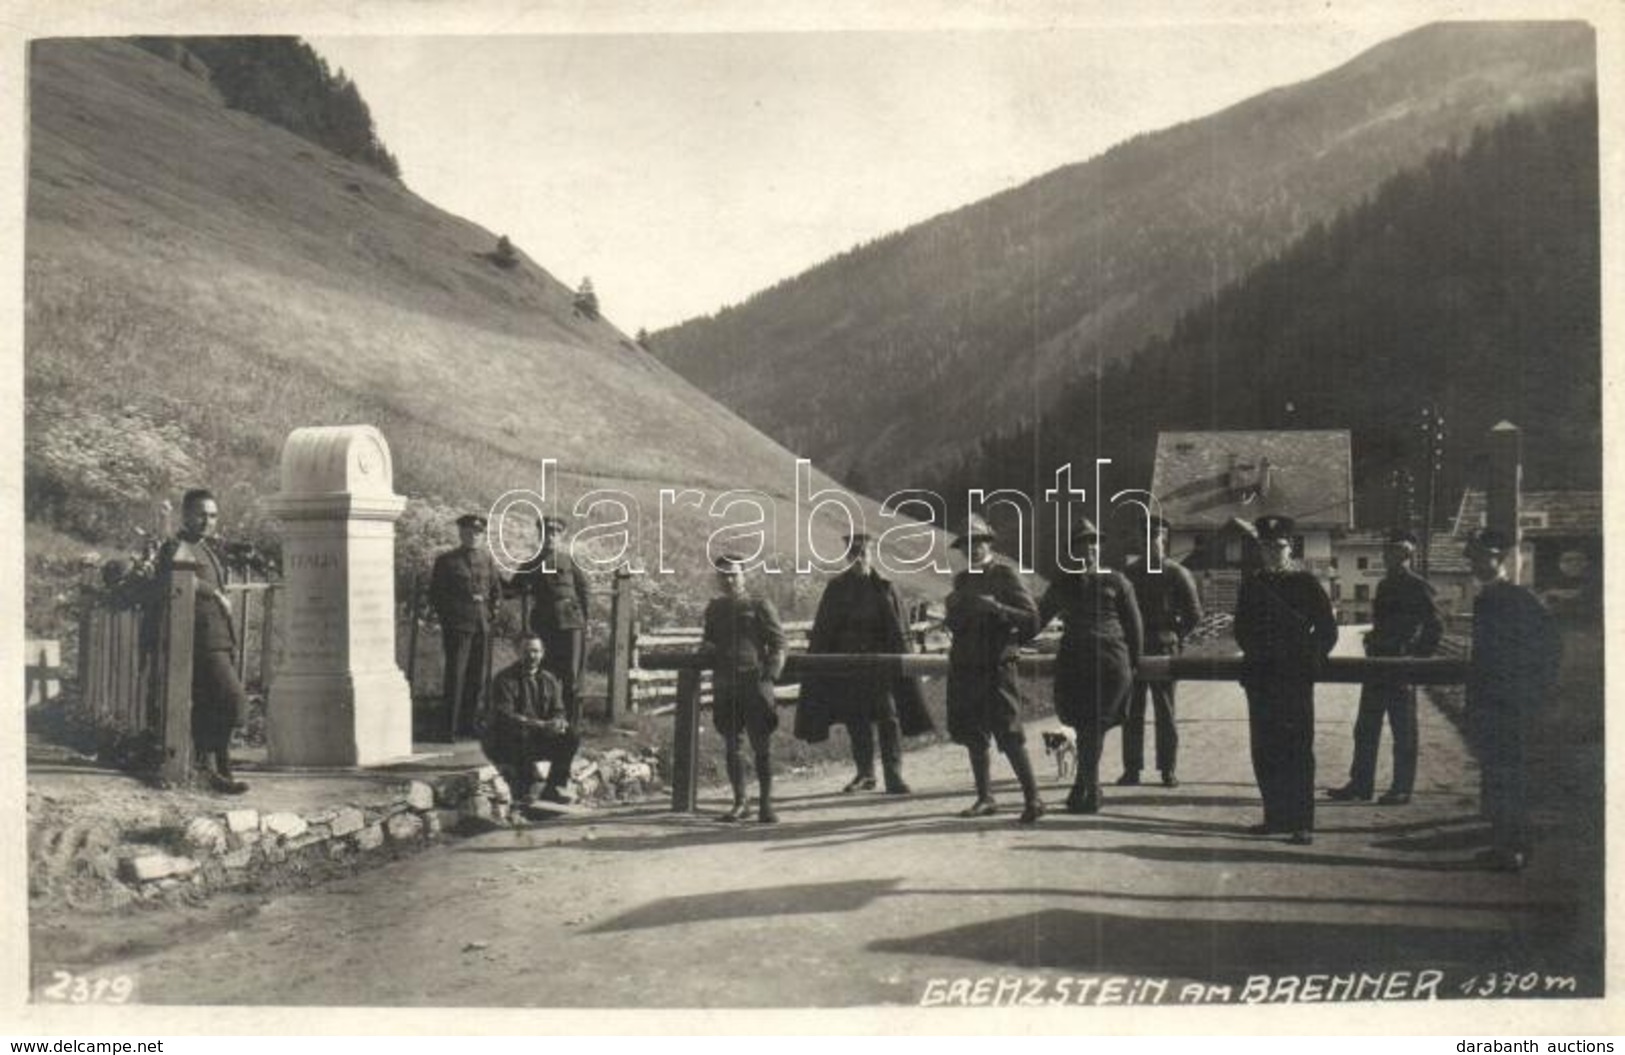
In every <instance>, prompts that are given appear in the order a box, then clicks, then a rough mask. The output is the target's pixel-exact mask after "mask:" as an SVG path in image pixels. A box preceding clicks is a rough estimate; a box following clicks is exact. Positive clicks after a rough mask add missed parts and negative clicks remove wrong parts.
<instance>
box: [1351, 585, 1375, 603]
mask: <svg viewBox="0 0 1625 1055" xmlns="http://www.w3.org/2000/svg"><path fill="white" fill-rule="evenodd" d="M1354 599H1355V600H1356V601H1369V600H1371V587H1370V586H1367V585H1366V584H1365V583H1363V582H1362V583H1360V584H1358V585H1357V586H1355V587H1354Z"/></svg>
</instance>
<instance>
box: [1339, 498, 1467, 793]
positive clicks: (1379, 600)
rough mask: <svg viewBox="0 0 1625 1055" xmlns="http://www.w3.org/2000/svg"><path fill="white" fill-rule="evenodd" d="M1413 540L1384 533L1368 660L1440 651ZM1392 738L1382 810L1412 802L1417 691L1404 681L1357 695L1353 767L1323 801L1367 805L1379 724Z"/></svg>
mask: <svg viewBox="0 0 1625 1055" xmlns="http://www.w3.org/2000/svg"><path fill="white" fill-rule="evenodd" d="M1415 553H1416V536H1415V535H1414V534H1412V533H1411V532H1409V531H1406V530H1404V529H1403V528H1396V529H1394V530H1393V531H1390V532H1389V533H1388V539H1387V542H1386V543H1385V544H1384V546H1383V549H1382V563H1383V567H1384V568H1385V569H1386V570H1387V574H1385V575H1384V576H1383V577H1382V580H1381V581H1380V582H1378V583H1377V596H1376V599H1375V600H1374V602H1373V603H1372V606H1371V619H1372V623H1371V631H1370V632H1369V633H1368V634H1366V635H1365V654H1366V655H1368V656H1431V655H1433V653H1434V651H1435V650H1437V649H1438V647H1439V638H1440V637H1441V636H1442V635H1443V633H1444V624H1443V622H1441V621H1440V619H1439V605H1438V602H1437V601H1435V600H1434V599H1433V587H1432V586H1431V585H1430V584H1429V583H1428V581H1427V580H1426V579H1424V578H1422V577H1421V576H1420V575H1418V574H1416V572H1414V571H1412V570H1411V559H1412V557H1413V556H1414V555H1415ZM1385 717H1386V718H1387V720H1388V727H1389V729H1391V730H1392V731H1393V735H1394V774H1393V779H1392V781H1391V783H1390V784H1389V786H1388V790H1387V792H1385V793H1384V794H1383V796H1382V799H1381V800H1380V801H1381V804H1382V805H1384V806H1403V805H1406V804H1407V803H1409V802H1410V801H1411V792H1412V790H1413V789H1414V788H1415V786H1416V742H1417V732H1416V687H1415V686H1414V685H1411V684H1410V683H1408V682H1403V681H1370V682H1366V683H1365V685H1364V686H1362V687H1361V689H1360V712H1359V716H1358V717H1357V718H1355V720H1354V761H1353V763H1352V764H1351V765H1350V766H1349V782H1348V783H1347V784H1344V785H1343V786H1342V787H1340V788H1332V789H1331V790H1329V791H1327V792H1326V796H1327V797H1328V798H1331V799H1336V800H1339V801H1349V800H1357V801H1369V800H1370V798H1371V796H1372V794H1373V792H1374V791H1375V786H1374V785H1375V783H1376V776H1377V748H1378V747H1379V746H1380V745H1381V743H1382V722H1383V719H1384V718H1385Z"/></svg>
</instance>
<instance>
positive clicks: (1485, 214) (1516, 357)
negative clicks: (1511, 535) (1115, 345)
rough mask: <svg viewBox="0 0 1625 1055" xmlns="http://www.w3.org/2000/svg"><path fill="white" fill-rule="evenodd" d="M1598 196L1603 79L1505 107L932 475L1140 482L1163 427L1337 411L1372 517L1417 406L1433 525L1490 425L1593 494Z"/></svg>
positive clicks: (1394, 506) (1322, 422)
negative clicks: (1489, 122) (1519, 107)
mask: <svg viewBox="0 0 1625 1055" xmlns="http://www.w3.org/2000/svg"><path fill="white" fill-rule="evenodd" d="M1599 208H1600V202H1599V191H1598V140H1597V106H1596V98H1595V96H1594V95H1588V96H1587V97H1585V98H1582V99H1579V100H1575V101H1572V102H1566V103H1556V104H1552V105H1550V106H1548V107H1543V108H1541V109H1538V110H1534V111H1531V112H1527V113H1521V114H1517V115H1514V116H1511V117H1509V118H1507V119H1505V120H1504V121H1502V122H1501V123H1499V124H1498V125H1495V126H1493V127H1491V128H1487V129H1484V130H1482V131H1481V132H1480V133H1479V134H1478V135H1477V136H1476V137H1475V138H1474V139H1473V141H1472V143H1471V145H1470V146H1469V147H1468V148H1467V149H1466V150H1465V151H1463V152H1462V153H1460V154H1459V155H1458V154H1457V153H1455V152H1453V151H1440V152H1438V153H1436V154H1434V155H1433V156H1432V157H1431V158H1430V159H1429V160H1428V162H1427V163H1426V164H1425V165H1422V166H1419V167H1417V168H1415V169H1412V170H1409V171H1407V172H1404V173H1402V174H1400V175H1398V176H1395V177H1393V178H1392V179H1390V180H1388V181H1387V182H1386V183H1384V184H1383V185H1382V187H1381V188H1379V189H1378V191H1377V193H1376V194H1375V195H1374V196H1373V198H1372V200H1371V201H1370V202H1368V203H1366V204H1364V205H1361V206H1359V207H1357V208H1355V209H1352V210H1350V211H1349V212H1348V213H1346V214H1344V215H1343V216H1341V217H1339V218H1338V219H1337V220H1336V221H1335V222H1333V223H1331V224H1329V225H1320V224H1317V225H1315V226H1314V227H1312V228H1311V229H1310V231H1309V233H1308V234H1307V235H1306V236H1305V237H1304V238H1302V239H1300V240H1299V241H1298V242H1297V243H1295V244H1294V245H1293V246H1292V247H1291V248H1290V249H1288V250H1287V251H1286V252H1284V253H1282V254H1281V255H1280V256H1278V257H1275V258H1274V259H1271V260H1269V261H1267V262H1266V263H1264V264H1262V265H1261V266H1259V267H1258V268H1256V269H1255V270H1254V271H1252V272H1251V273H1250V274H1249V275H1247V276H1246V277H1245V278H1244V279H1243V280H1241V281H1238V282H1237V283H1235V284H1233V285H1232V286H1230V287H1227V288H1225V289H1224V290H1221V291H1220V292H1219V293H1218V295H1217V296H1216V297H1214V298H1212V299H1210V300H1209V301H1208V302H1206V303H1205V304H1203V305H1202V306H1200V307H1199V308H1197V309H1195V310H1193V311H1190V312H1187V313H1185V314H1184V315H1182V316H1181V317H1180V318H1179V319H1178V321H1177V322H1176V323H1175V325H1174V327H1173V331H1172V333H1171V334H1169V335H1168V336H1166V337H1161V338H1157V339H1154V340H1151V341H1149V342H1147V343H1146V344H1145V345H1144V346H1143V347H1142V348H1141V349H1139V350H1138V351H1137V353H1136V354H1135V355H1133V356H1132V357H1130V358H1128V359H1125V360H1119V361H1117V362H1114V363H1112V364H1111V365H1110V366H1108V367H1107V368H1106V369H1105V370H1104V371H1103V373H1102V375H1101V376H1100V377H1098V378H1096V377H1088V378H1084V379H1081V380H1078V381H1075V382H1073V383H1071V384H1069V385H1066V386H1064V387H1063V388H1062V389H1060V391H1058V392H1057V394H1056V395H1057V403H1056V409H1054V410H1052V411H1051V412H1050V413H1048V414H1045V415H1044V416H1043V417H1042V419H1041V420H1040V421H1039V424H1038V426H1037V427H1036V428H1034V427H1031V426H1027V427H1023V428H1021V429H1019V430H1015V431H1013V432H1009V433H1006V434H1005V435H1003V436H998V437H991V438H989V439H987V440H985V441H984V442H983V443H981V444H979V445H978V447H977V448H976V449H975V450H972V451H967V452H966V453H965V454H964V455H963V456H962V458H961V460H960V462H959V464H958V465H956V466H954V467H952V468H951V469H950V470H949V471H947V472H944V473H942V474H940V475H937V476H933V477H931V478H929V479H928V481H927V485H928V486H932V487H934V488H936V489H937V490H939V491H940V492H942V493H944V494H948V495H956V494H963V493H964V488H966V487H968V486H970V487H983V488H987V489H993V488H996V487H1014V488H1019V489H1022V490H1028V491H1030V490H1032V489H1033V488H1034V487H1035V485H1038V484H1042V485H1043V486H1049V485H1050V481H1049V480H1048V479H1039V480H1035V478H1034V474H1033V467H1034V466H1035V465H1038V466H1041V467H1044V468H1045V469H1046V471H1047V470H1048V469H1049V468H1052V467H1053V466H1056V465H1060V464H1063V463H1065V462H1067V461H1071V462H1074V463H1075V464H1079V465H1084V466H1087V465H1090V464H1092V461H1093V459H1094V458H1096V457H1108V458H1111V459H1112V465H1111V466H1110V468H1109V470H1108V488H1109V489H1110V490H1117V489H1121V488H1130V487H1140V488H1143V487H1148V486H1149V485H1150V480H1151V467H1152V460H1153V458H1154V455H1155V448H1156V439H1157V433H1158V432H1159V431H1168V430H1210V429H1332V428H1336V429H1342V428H1347V429H1349V430H1351V432H1352V434H1353V443H1354V451H1353V453H1354V471H1355V481H1354V483H1355V496H1356V517H1355V519H1356V523H1357V524H1358V525H1361V526H1366V527H1373V528H1380V527H1385V526H1387V525H1388V524H1389V523H1391V522H1392V521H1393V520H1394V519H1395V518H1396V514H1399V513H1401V511H1402V506H1401V502H1400V500H1399V497H1398V495H1397V494H1396V492H1395V489H1394V487H1393V474H1394V472H1395V471H1396V470H1407V471H1409V472H1410V473H1411V476H1412V479H1413V480H1414V481H1415V483H1416V487H1417V490H1418V492H1420V491H1421V489H1422V487H1423V482H1424V481H1425V479H1426V465H1427V444H1426V441H1425V437H1424V435H1423V434H1422V432H1421V429H1420V424H1421V412H1422V409H1423V407H1424V406H1430V407H1432V408H1434V409H1436V410H1437V411H1438V413H1439V414H1440V415H1442V417H1443V418H1444V421H1445V423H1446V438H1445V442H1444V447H1443V453H1444V457H1443V466H1442V471H1441V473H1440V475H1439V479H1438V482H1437V490H1436V493H1437V495H1438V499H1439V501H1438V509H1437V516H1436V520H1438V521H1440V522H1442V521H1443V519H1444V518H1445V517H1446V516H1447V515H1448V513H1449V511H1450V510H1451V509H1453V508H1454V505H1455V502H1456V501H1457V499H1459V496H1460V494H1461V491H1462V488H1463V486H1468V485H1471V486H1476V487H1480V488H1482V487H1484V486H1485V484H1486V480H1485V478H1484V477H1483V472H1484V471H1485V463H1484V457H1485V442H1486V434H1487V433H1488V431H1489V429H1490V428H1491V427H1492V426H1494V425H1495V424H1497V423H1498V422H1500V421H1503V420H1507V421H1511V422H1513V423H1514V424H1516V425H1518V426H1520V427H1521V428H1522V429H1523V430H1524V441H1523V447H1524V459H1525V469H1524V477H1525V480H1526V481H1527V482H1528V484H1529V486H1532V487H1540V488H1543V489H1562V488H1572V489H1583V490H1596V489H1598V488H1600V486H1601V477H1602V464H1601V462H1602V406H1601V391H1602V377H1601V374H1602V343H1601V293H1602V285H1601V253H1600V236H1599V230H1600V226H1599ZM1417 498H1418V501H1417V504H1416V507H1415V512H1416V513H1417V514H1418V515H1422V514H1423V508H1422V507H1423V505H1424V504H1425V503H1423V502H1422V501H1421V495H1420V493H1419V494H1418V496H1417ZM1301 512H1302V513H1304V514H1307V513H1309V512H1311V511H1307V510H1305V511H1301ZM1040 526H1041V529H1042V528H1043V527H1044V526H1045V525H1040ZM1039 552H1047V551H1046V550H1043V549H1040V550H1039Z"/></svg>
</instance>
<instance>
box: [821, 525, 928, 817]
mask: <svg viewBox="0 0 1625 1055" xmlns="http://www.w3.org/2000/svg"><path fill="white" fill-rule="evenodd" d="M846 541H847V552H846V556H847V559H848V560H849V561H851V563H850V564H849V565H847V567H846V569H845V570H844V571H842V572H841V573H840V574H839V575H837V576H835V578H833V579H831V580H830V581H829V585H827V586H826V587H824V595H823V597H821V598H820V599H819V602H818V614H817V616H816V617H814V619H813V625H812V633H811V634H810V635H809V637H808V642H807V651H808V652H810V653H819V652H838V653H864V652H871V653H872V652H881V653H894V654H895V653H901V652H911V651H913V648H912V647H911V646H912V642H911V641H910V639H909V633H908V621H907V618H906V617H905V616H904V614H903V602H902V599H901V598H900V597H899V596H898V593H897V589H896V587H894V586H893V585H892V583H891V581H890V580H889V579H886V578H884V577H882V576H881V574H880V573H879V572H878V571H877V570H875V567H874V542H873V540H872V539H871V538H870V537H869V536H868V535H866V534H864V533H862V532H858V533H856V534H853V535H850V536H848V538H847V540H846ZM802 709H805V710H807V711H809V712H819V713H822V714H823V716H824V723H825V727H826V728H827V724H828V723H831V722H839V723H841V724H844V725H845V726H846V733H847V737H848V738H849V739H850V740H851V741H852V760H853V762H854V763H856V766H857V775H856V776H854V777H853V778H852V780H851V781H850V782H848V784H847V785H846V787H844V788H842V789H841V790H842V792H844V793H848V794H850V793H851V792H854V791H873V790H874V789H875V730H876V728H878V729H879V732H880V766H881V772H882V774H883V775H884V777H885V789H886V793H887V794H888V795H907V794H908V793H909V786H908V784H907V783H906V782H904V780H903V753H902V752H903V748H902V733H903V723H901V722H900V721H899V718H900V716H905V717H908V718H909V719H910V721H909V722H908V723H907V724H908V727H909V733H910V735H917V734H919V733H922V732H928V731H929V730H930V728H931V717H930V715H929V714H928V713H927V712H926V710H925V703H924V701H923V700H922V699H921V695H920V683H919V680H918V679H917V678H914V677H910V676H900V677H892V676H890V675H885V674H881V675H874V674H849V675H839V674H836V675H827V674H826V675H821V676H818V677H813V678H803V679H802V682H801V701H800V703H799V704H797V715H796V718H797V721H796V725H797V735H802V734H803V730H804V729H807V727H810V726H811V725H812V723H810V722H806V723H804V722H803V720H802V713H801V712H802ZM808 731H809V732H810V729H808Z"/></svg>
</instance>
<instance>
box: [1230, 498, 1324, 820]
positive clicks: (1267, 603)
mask: <svg viewBox="0 0 1625 1055" xmlns="http://www.w3.org/2000/svg"><path fill="white" fill-rule="evenodd" d="M1295 526H1296V525H1295V524H1294V523H1293V521H1292V519H1291V518H1290V517H1283V516H1262V517H1259V518H1258V519H1257V520H1256V521H1255V522H1254V530H1255V531H1256V533H1257V538H1258V549H1259V556H1260V558H1261V559H1262V561H1263V567H1262V568H1260V569H1259V570H1258V571H1257V572H1254V573H1252V574H1250V575H1248V576H1247V577H1245V578H1244V579H1242V581H1241V587H1240V589H1239V590H1238V591H1237V594H1236V621H1235V635H1236V643H1237V644H1238V645H1240V646H1241V652H1242V671H1243V673H1242V681H1241V686H1242V688H1243V689H1244V690H1246V693H1247V723H1248V732H1249V734H1250V738H1251V741H1252V756H1253V774H1254V776H1256V777H1257V779H1258V790H1259V793H1260V795H1261V796H1262V797H1263V799H1264V823H1262V824H1259V825H1256V826H1254V827H1253V828H1252V829H1251V830H1252V832H1253V833H1254V834H1256V835H1267V834H1286V835H1288V837H1289V838H1288V841H1289V842H1292V843H1296V844H1298V845H1306V844H1308V843H1311V842H1313V841H1314V834H1313V833H1314V828H1315V677H1316V675H1317V674H1318V673H1319V671H1320V669H1321V666H1322V665H1323V664H1324V663H1325V660H1326V657H1327V656H1328V655H1330V654H1331V651H1332V647H1333V646H1334V645H1336V644H1337V618H1336V616H1335V615H1333V613H1332V603H1331V601H1330V599H1328V598H1327V596H1326V591H1325V590H1323V589H1321V587H1320V583H1319V582H1318V581H1317V580H1316V579H1315V577H1314V576H1313V575H1310V574H1309V573H1308V572H1306V571H1303V570H1301V569H1297V568H1294V567H1293V566H1292V532H1293V529H1294V527H1295Z"/></svg>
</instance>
